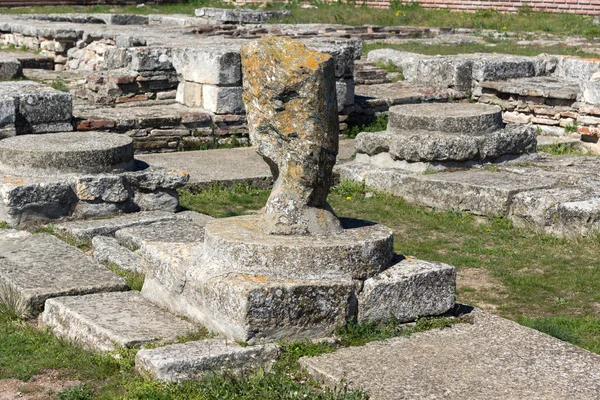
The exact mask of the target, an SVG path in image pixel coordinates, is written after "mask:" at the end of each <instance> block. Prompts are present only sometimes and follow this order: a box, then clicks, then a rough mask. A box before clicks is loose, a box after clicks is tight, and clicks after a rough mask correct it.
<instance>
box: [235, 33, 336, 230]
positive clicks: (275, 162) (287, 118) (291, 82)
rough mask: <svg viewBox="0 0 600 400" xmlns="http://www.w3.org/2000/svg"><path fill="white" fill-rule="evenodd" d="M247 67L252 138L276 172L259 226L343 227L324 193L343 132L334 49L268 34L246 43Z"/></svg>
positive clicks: (246, 92) (244, 57) (246, 94)
mask: <svg viewBox="0 0 600 400" xmlns="http://www.w3.org/2000/svg"><path fill="white" fill-rule="evenodd" d="M242 68H243V76H244V82H243V83H244V103H245V104H246V111H247V113H248V124H249V126H250V136H251V140H252V142H253V143H254V144H255V145H256V146H257V152H258V153H259V154H260V155H261V156H262V157H263V158H264V159H265V161H266V162H267V163H268V164H269V166H270V167H271V170H272V172H273V177H274V178H275V179H276V182H275V185H274V188H273V191H272V192H271V196H270V197H269V200H268V202H267V205H266V206H265V209H264V212H263V214H262V217H261V218H262V220H261V230H262V231H263V232H265V233H269V234H319V233H322V234H325V233H336V232H340V231H341V226H340V224H339V221H338V219H337V218H336V216H335V214H334V213H333V211H332V210H331V207H330V206H329V205H328V204H327V201H326V198H327V194H328V193H329V188H330V186H331V183H332V175H331V171H332V169H333V166H334V165H335V160H336V156H337V152H338V140H339V138H338V136H339V132H338V118H337V100H336V90H335V74H334V66H333V60H332V57H331V56H330V55H327V54H323V53H319V52H316V51H313V50H309V49H307V48H306V47H305V46H304V45H303V44H301V43H299V42H296V41H294V40H291V39H289V38H276V37H266V38H263V39H259V40H257V41H253V42H251V43H249V44H247V45H244V46H243V47H242Z"/></svg>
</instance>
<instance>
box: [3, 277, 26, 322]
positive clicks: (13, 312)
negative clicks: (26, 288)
mask: <svg viewBox="0 0 600 400" xmlns="http://www.w3.org/2000/svg"><path fill="white" fill-rule="evenodd" d="M25 317H27V304H26V303H25V302H24V301H23V298H22V297H21V296H19V293H18V292H17V290H16V289H15V288H14V287H13V286H11V285H9V284H8V283H5V282H2V281H0V321H18V320H21V319H23V318H25Z"/></svg>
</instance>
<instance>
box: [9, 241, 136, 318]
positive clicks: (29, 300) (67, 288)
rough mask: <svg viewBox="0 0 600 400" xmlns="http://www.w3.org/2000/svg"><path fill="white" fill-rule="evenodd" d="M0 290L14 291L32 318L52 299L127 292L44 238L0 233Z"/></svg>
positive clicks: (86, 260) (93, 264)
mask: <svg viewBox="0 0 600 400" xmlns="http://www.w3.org/2000/svg"><path fill="white" fill-rule="evenodd" d="M0 255H1V256H2V257H1V258H0V290H11V291H13V292H14V293H15V294H16V295H17V296H18V297H19V298H20V299H21V301H22V302H23V304H24V305H25V306H26V309H27V312H29V313H30V314H31V315H32V316H35V315H37V314H39V313H40V312H41V311H42V309H43V308H44V302H45V301H46V300H47V299H49V298H53V297H59V296H75V295H81V294H88V293H97V292H113V291H123V290H127V285H126V284H125V281H123V279H122V278H120V277H119V276H117V275H116V274H114V273H112V272H111V271H109V270H108V269H107V268H106V267H104V266H103V265H101V264H99V263H98V262H97V261H96V260H94V259H93V258H91V257H90V256H88V255H86V254H84V253H83V252H82V251H80V250H79V249H77V248H75V247H73V246H70V245H68V244H66V243H65V242H63V241H62V240H60V239H58V238H56V237H54V236H52V235H50V234H47V233H41V234H35V235H24V234H23V233H21V232H17V231H13V230H6V231H3V230H1V231H0Z"/></svg>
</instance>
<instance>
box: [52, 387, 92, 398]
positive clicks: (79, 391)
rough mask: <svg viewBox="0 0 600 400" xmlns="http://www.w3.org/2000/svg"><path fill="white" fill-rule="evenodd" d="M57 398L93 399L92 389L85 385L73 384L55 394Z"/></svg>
mask: <svg viewBox="0 0 600 400" xmlns="http://www.w3.org/2000/svg"><path fill="white" fill-rule="evenodd" d="M56 397H57V398H58V399H59V400H93V399H94V391H93V390H92V388H90V387H89V386H87V385H85V384H84V385H75V386H69V387H67V388H64V389H63V390H61V391H60V392H58V394H57V396H56Z"/></svg>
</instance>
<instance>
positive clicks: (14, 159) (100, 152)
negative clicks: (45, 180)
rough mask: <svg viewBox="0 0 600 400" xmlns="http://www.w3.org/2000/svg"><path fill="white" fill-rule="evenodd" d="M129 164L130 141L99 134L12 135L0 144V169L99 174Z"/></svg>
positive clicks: (116, 136) (111, 134)
mask: <svg viewBox="0 0 600 400" xmlns="http://www.w3.org/2000/svg"><path fill="white" fill-rule="evenodd" d="M132 163H133V141H132V140H131V138H129V137H127V136H125V135H119V134H115V133H103V132H61V133H46V134H43V135H23V136H15V137H11V138H8V139H4V140H1V141H0V170H2V171H3V172H5V171H8V172H12V173H14V172H18V173H22V174H25V175H26V174H27V173H46V174H54V173H83V174H85V173H102V172H110V171H115V170H120V169H127V168H128V167H130V165H131V164H132Z"/></svg>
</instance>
